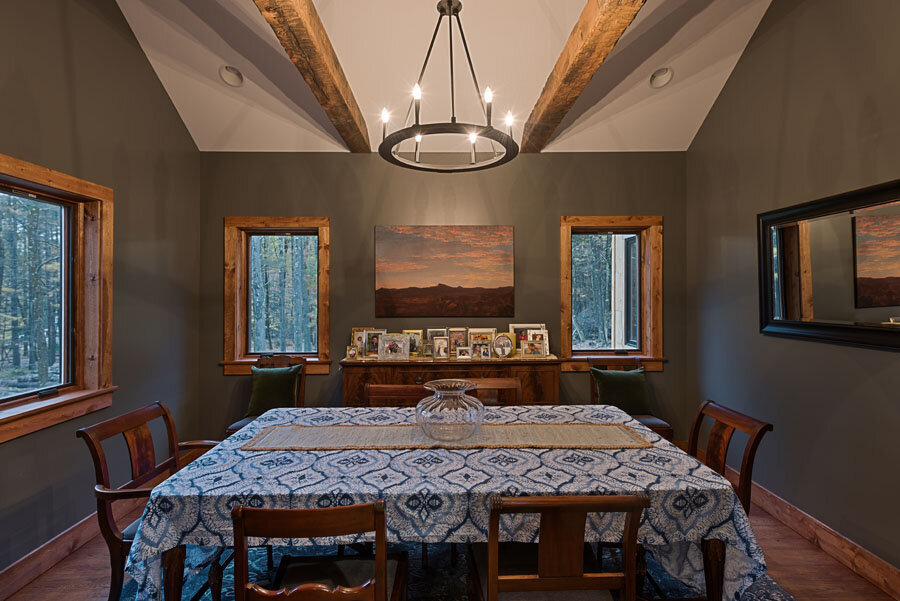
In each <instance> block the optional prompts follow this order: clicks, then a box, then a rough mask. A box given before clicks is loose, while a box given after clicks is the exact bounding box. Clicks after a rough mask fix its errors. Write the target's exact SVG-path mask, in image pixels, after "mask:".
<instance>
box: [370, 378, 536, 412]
mask: <svg viewBox="0 0 900 601" xmlns="http://www.w3.org/2000/svg"><path fill="white" fill-rule="evenodd" d="M465 379H466V380H467V381H469V382H472V383H473V384H475V395H476V396H477V397H478V398H479V399H482V397H483V396H485V397H486V396H487V395H483V394H482V393H487V392H495V393H496V394H495V395H494V397H493V398H495V399H497V403H498V404H501V405H521V404H522V381H521V380H519V378H465ZM504 393H505V394H504ZM431 394H432V393H431V391H429V390H428V389H427V388H425V387H424V386H422V385H421V384H366V385H365V386H364V387H363V395H362V404H363V406H364V407H414V406H415V405H416V404H417V403H418V402H419V401H421V400H422V399H424V398H425V397H427V396H431ZM482 400H486V398H485V399H482Z"/></svg>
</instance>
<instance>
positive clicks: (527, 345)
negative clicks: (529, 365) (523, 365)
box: [519, 340, 544, 359]
mask: <svg viewBox="0 0 900 601" xmlns="http://www.w3.org/2000/svg"><path fill="white" fill-rule="evenodd" d="M519 354H520V355H521V356H522V358H523V359H541V358H543V356H544V343H542V342H541V341H540V340H525V341H524V342H522V344H521V345H520V346H519Z"/></svg>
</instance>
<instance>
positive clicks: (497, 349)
mask: <svg viewBox="0 0 900 601" xmlns="http://www.w3.org/2000/svg"><path fill="white" fill-rule="evenodd" d="M514 349H515V345H514V344H513V335H512V334H510V333H509V332H500V333H499V334H497V335H496V336H494V341H493V342H492V343H491V350H493V351H494V354H495V355H496V356H498V357H500V358H501V359H505V358H506V357H509V356H510V355H512V353H513V350H514Z"/></svg>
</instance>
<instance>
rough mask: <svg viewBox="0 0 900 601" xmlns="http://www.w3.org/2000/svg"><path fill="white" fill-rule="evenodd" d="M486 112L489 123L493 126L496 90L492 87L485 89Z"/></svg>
mask: <svg viewBox="0 0 900 601" xmlns="http://www.w3.org/2000/svg"><path fill="white" fill-rule="evenodd" d="M484 103H485V105H486V106H485V112H486V113H487V124H488V127H490V126H491V108H492V107H493V106H494V92H493V91H492V90H491V88H490V87H487V88H485V89H484Z"/></svg>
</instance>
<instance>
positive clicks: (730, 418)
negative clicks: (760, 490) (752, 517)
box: [688, 401, 773, 513]
mask: <svg viewBox="0 0 900 601" xmlns="http://www.w3.org/2000/svg"><path fill="white" fill-rule="evenodd" d="M704 417H710V418H712V419H713V420H714V421H713V426H712V430H710V432H709V439H708V440H707V442H706V454H705V456H704V458H703V462H704V463H705V464H706V465H707V466H708V467H709V468H711V469H713V470H715V471H716V472H718V473H719V474H721V475H723V476H724V475H725V459H726V458H727V456H728V445H729V444H731V436H732V435H733V434H734V431H735V430H740V431H741V432H744V433H745V434H747V435H748V436H749V439H748V440H747V446H746V447H745V448H744V458H743V460H742V461H741V472H740V476H739V480H738V483H737V485H736V486H735V492H737V496H738V499H739V500H740V502H741V505H743V506H744V510H745V511H746V512H747V513H750V490H751V486H752V484H753V461H754V459H755V458H756V449H757V447H759V443H760V441H761V440H762V437H763V436H764V435H765V433H766V432H771V431H772V429H773V426H772V424H770V423H768V422H763V421H760V420H758V419H756V418H753V417H750V416H749V415H744V414H743V413H739V412H738V411H735V410H733V409H729V408H728V407H723V406H722V405H719V404H717V403H714V402H712V401H706V402H705V403H703V405H701V406H700V411H698V412H697V417H695V418H694V424H693V426H691V436H690V438H689V439H688V453H689V454H691V455H693V456H694V457H698V454H697V445H698V444H699V440H700V428H701V426H702V425H703V419H704ZM698 458H699V457H698Z"/></svg>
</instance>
